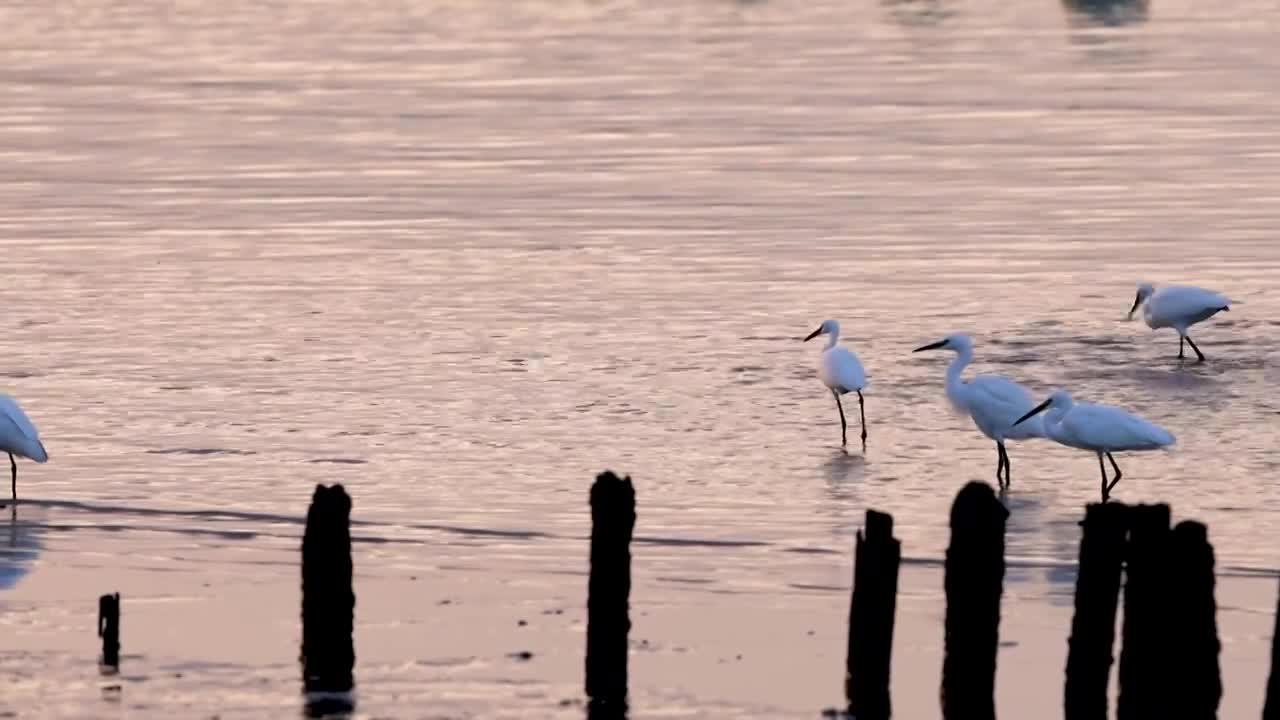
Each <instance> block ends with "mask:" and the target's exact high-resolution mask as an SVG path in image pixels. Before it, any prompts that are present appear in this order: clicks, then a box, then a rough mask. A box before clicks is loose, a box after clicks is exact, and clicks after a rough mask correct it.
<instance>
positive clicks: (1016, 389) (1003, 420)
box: [967, 375, 1044, 439]
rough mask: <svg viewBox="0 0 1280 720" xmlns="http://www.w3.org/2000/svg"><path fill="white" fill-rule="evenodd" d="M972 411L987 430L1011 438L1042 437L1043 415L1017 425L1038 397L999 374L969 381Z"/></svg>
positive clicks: (970, 411) (1033, 405)
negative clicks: (1041, 417) (1015, 424)
mask: <svg viewBox="0 0 1280 720" xmlns="http://www.w3.org/2000/svg"><path fill="white" fill-rule="evenodd" d="M967 384H968V386H969V388H970V389H971V390H970V400H969V403H970V408H969V413H970V415H973V416H974V420H975V422H977V423H978V425H979V427H980V428H984V429H983V432H990V433H992V434H998V435H1002V436H1004V437H1006V438H1008V439H1018V438H1029V437H1042V436H1043V435H1044V421H1043V420H1042V419H1040V416H1036V417H1033V418H1028V419H1027V420H1026V421H1025V422H1023V423H1022V424H1021V425H1018V426H1016V427H1015V426H1014V425H1013V423H1015V422H1017V420H1018V418H1020V417H1022V416H1023V415H1024V414H1025V413H1026V412H1027V411H1029V410H1031V408H1033V407H1035V404H1036V403H1035V398H1033V397H1032V396H1031V393H1030V392H1028V391H1027V389H1026V388H1025V387H1023V386H1022V385H1019V384H1018V383H1016V382H1014V381H1012V380H1010V379H1008V378H1004V377H1000V376H999V375H978V376H977V377H975V378H973V379H972V380H970V381H969V382H968V383H967Z"/></svg>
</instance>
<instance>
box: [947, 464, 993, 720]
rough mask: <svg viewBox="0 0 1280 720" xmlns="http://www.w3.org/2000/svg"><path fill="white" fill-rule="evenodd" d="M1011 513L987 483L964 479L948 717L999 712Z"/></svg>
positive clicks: (954, 510) (950, 582)
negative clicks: (997, 683)
mask: <svg viewBox="0 0 1280 720" xmlns="http://www.w3.org/2000/svg"><path fill="white" fill-rule="evenodd" d="M1008 517H1009V511H1008V510H1007V509H1005V506H1004V505H1003V504H1001V503H1000V501H999V500H997V499H996V496H995V492H994V491H993V490H992V489H991V486H990V485H987V484H986V483H980V482H971V483H969V484H968V485H965V486H964V488H963V489H961V490H960V493H959V494H958V495H956V500H955V503H954V504H953V505H952V506H951V544H950V546H949V547H947V564H946V571H945V579H944V585H945V587H946V595H947V615H946V642H945V650H946V655H945V657H944V658H943V661H942V715H943V717H944V718H946V720H994V719H995V716H996V710H995V679H996V651H997V649H998V645H999V639H1000V594H1001V592H1002V587H1003V584H1004V528H1005V520H1006V519H1007V518H1008Z"/></svg>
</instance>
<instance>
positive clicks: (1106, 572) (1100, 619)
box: [1064, 503, 1128, 720]
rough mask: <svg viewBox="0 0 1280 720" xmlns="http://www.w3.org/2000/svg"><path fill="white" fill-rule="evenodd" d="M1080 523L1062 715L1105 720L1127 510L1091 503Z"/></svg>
mask: <svg viewBox="0 0 1280 720" xmlns="http://www.w3.org/2000/svg"><path fill="white" fill-rule="evenodd" d="M1082 524H1083V525H1084V533H1083V535H1082V537H1081V539H1080V570H1079V575H1078V576H1077V577H1076V598H1075V605H1076V608H1075V615H1074V617H1072V619H1071V638H1070V640H1068V642H1067V644H1068V652H1067V681H1066V688H1065V692H1064V709H1065V713H1064V717H1065V718H1066V720H1106V718H1107V681H1108V677H1109V676H1110V674H1111V663H1112V662H1113V661H1114V658H1113V656H1112V646H1113V645H1114V644H1115V635H1116V607H1117V605H1118V603H1119V598H1120V573H1121V570H1122V568H1123V564H1124V550H1125V544H1124V543H1125V534H1126V532H1127V525H1128V508H1126V507H1125V506H1124V505H1122V504H1120V503H1094V504H1091V505H1089V506H1088V508H1087V509H1086V510H1085V516H1084V522H1083V523H1082Z"/></svg>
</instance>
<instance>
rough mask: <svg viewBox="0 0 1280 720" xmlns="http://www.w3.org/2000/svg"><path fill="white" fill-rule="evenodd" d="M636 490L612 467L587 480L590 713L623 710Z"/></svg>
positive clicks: (597, 714)
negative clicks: (590, 482) (589, 566)
mask: <svg viewBox="0 0 1280 720" xmlns="http://www.w3.org/2000/svg"><path fill="white" fill-rule="evenodd" d="M635 523H636V492H635V488H634V487H633V486H632V484H631V477H630V476H628V477H627V478H626V479H625V480H622V479H619V478H618V476H617V475H614V474H613V473H611V472H605V473H602V474H600V475H599V476H597V477H596V481H595V484H594V485H592V486H591V575H590V578H589V579H588V581H587V661H586V666H587V672H586V691H587V697H588V698H590V705H591V707H592V708H593V709H594V710H595V713H594V715H595V716H600V717H603V716H604V715H608V714H610V713H617V716H619V717H621V713H623V712H625V708H626V703H627V635H628V633H629V632H630V631H631V619H630V615H629V607H628V598H629V597H630V595H631V533H632V531H633V530H634V529H635Z"/></svg>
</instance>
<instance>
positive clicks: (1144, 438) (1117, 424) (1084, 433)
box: [1062, 403, 1174, 450]
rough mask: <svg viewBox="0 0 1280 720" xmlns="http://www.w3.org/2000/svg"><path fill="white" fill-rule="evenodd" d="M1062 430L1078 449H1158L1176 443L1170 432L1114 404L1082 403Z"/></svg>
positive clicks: (1070, 415)
mask: <svg viewBox="0 0 1280 720" xmlns="http://www.w3.org/2000/svg"><path fill="white" fill-rule="evenodd" d="M1062 428H1063V430H1065V431H1066V433H1067V435H1068V436H1069V437H1070V438H1071V439H1072V440H1074V441H1076V444H1077V445H1078V446H1085V447H1088V448H1092V449H1099V450H1154V449H1155V448H1159V447H1164V446H1166V445H1172V444H1173V443H1174V438H1173V435H1172V434H1171V433H1170V432H1169V431H1168V430H1165V429H1164V428H1162V427H1160V426H1159V425H1156V424H1154V423H1150V422H1147V421H1146V420H1143V419H1142V418H1140V417H1138V416H1136V415H1132V414H1130V413H1128V412H1125V411H1124V410H1121V409H1120V408H1118V407H1111V406H1110V405H1092V404H1089V403H1079V404H1077V405H1075V406H1074V407H1072V408H1071V410H1070V411H1069V412H1068V413H1067V415H1066V417H1065V418H1063V420H1062Z"/></svg>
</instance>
